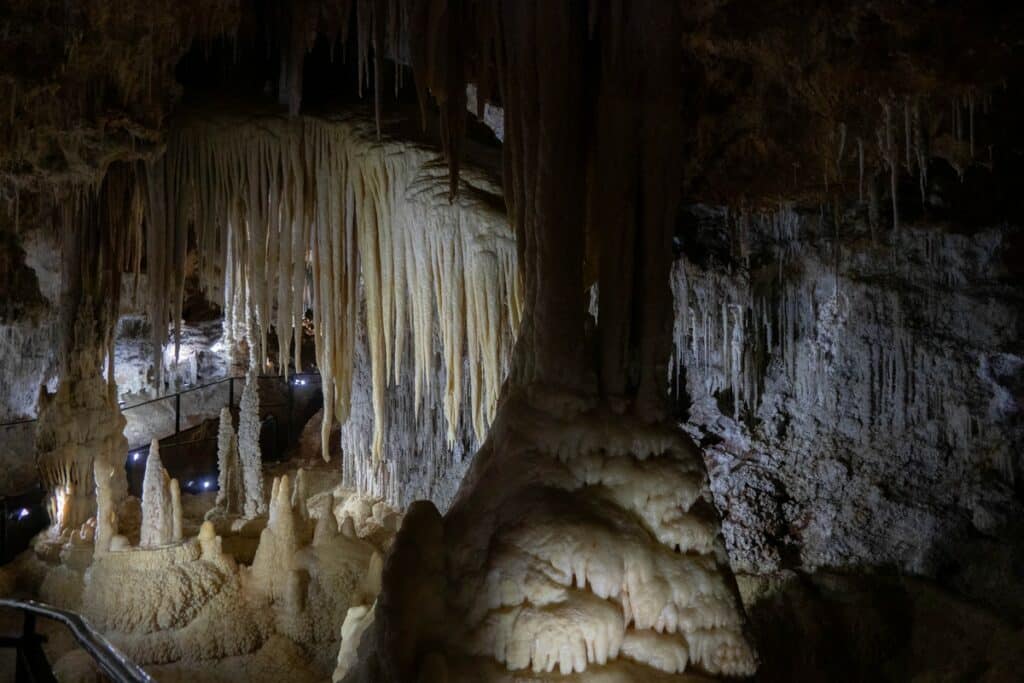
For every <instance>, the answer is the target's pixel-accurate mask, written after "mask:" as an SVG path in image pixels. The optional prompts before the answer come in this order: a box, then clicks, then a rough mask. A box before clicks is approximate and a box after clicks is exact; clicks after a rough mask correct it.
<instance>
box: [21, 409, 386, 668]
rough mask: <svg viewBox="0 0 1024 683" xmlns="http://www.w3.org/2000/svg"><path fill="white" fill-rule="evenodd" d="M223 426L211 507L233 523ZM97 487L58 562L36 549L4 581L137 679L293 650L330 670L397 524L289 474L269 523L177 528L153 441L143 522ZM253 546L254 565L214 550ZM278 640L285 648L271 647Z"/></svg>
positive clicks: (174, 500) (176, 503)
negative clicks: (64, 612) (244, 538)
mask: <svg viewBox="0 0 1024 683" xmlns="http://www.w3.org/2000/svg"><path fill="white" fill-rule="evenodd" d="M225 412H227V411H225ZM224 417H225V418H226V419H225V420H224V421H223V423H222V429H221V438H220V441H221V444H222V445H223V446H224V450H225V453H222V462H225V460H223V457H225V456H226V457H227V458H232V457H233V458H235V465H234V466H229V467H228V468H227V470H226V471H225V472H222V481H225V482H229V483H228V485H227V486H226V487H225V490H224V491H222V492H220V493H219V494H218V496H219V498H220V499H221V500H219V502H218V507H216V508H215V510H221V512H223V511H224V510H225V509H234V510H242V508H243V507H244V506H243V504H242V502H243V501H242V500H241V499H242V498H243V497H244V495H245V493H244V486H243V485H242V481H241V474H242V473H241V472H240V467H239V466H238V465H237V457H238V456H237V452H236V450H237V449H236V448H235V445H234V444H235V437H234V432H233V429H232V427H231V421H230V415H225V416H224ZM227 462H229V463H230V462H231V461H230V460H228V461H227ZM259 476H260V477H261V478H262V476H263V475H262V473H259ZM95 480H96V487H97V490H96V498H97V507H98V509H97V515H96V517H95V518H90V519H89V520H88V521H87V522H85V523H84V524H83V525H81V527H78V528H75V529H72V530H69V531H68V532H66V533H65V534H64V536H65V537H66V540H65V541H64V542H63V544H62V545H61V546H60V547H59V548H57V549H56V550H55V549H54V544H53V543H52V542H49V543H44V544H41V545H40V544H37V552H36V553H27V554H26V555H23V556H22V557H21V558H20V559H19V561H18V562H17V563H16V565H15V567H14V568H13V569H14V571H15V572H16V576H19V577H20V579H21V580H24V579H26V578H33V579H34V580H35V581H39V582H40V583H39V584H38V593H39V595H40V596H41V597H42V599H44V600H46V601H47V602H50V603H53V604H56V605H59V606H63V607H66V608H69V609H74V610H78V611H81V612H82V613H83V614H84V615H85V616H87V617H88V618H89V619H90V621H91V622H92V623H94V624H95V625H96V626H97V627H99V628H100V629H101V630H102V632H103V633H104V634H105V635H106V636H107V637H108V638H109V639H110V640H111V642H113V643H114V644H115V645H116V646H118V647H119V648H121V649H122V650H123V651H124V652H125V654H127V655H128V656H129V657H130V658H132V659H133V660H135V661H136V662H138V663H140V664H144V665H168V666H170V665H173V666H186V665H187V662H190V661H209V660H222V659H224V658H226V657H227V658H230V657H235V656H243V655H244V656H250V655H255V656H257V657H263V655H262V654H260V652H261V650H262V648H264V647H269V648H271V651H277V650H279V649H281V648H282V647H284V650H285V651H287V652H292V653H299V654H300V655H301V652H302V650H303V648H305V649H309V650H311V651H313V650H323V649H325V648H326V649H327V650H329V651H330V653H331V654H330V657H333V653H334V652H336V649H334V648H336V647H337V642H338V638H339V635H340V634H341V632H342V624H343V622H344V620H345V617H346V614H347V613H348V612H349V608H350V607H359V606H362V609H363V610H364V611H368V610H369V609H370V607H371V606H372V604H373V602H374V600H375V598H376V595H377V593H378V592H379V590H380V574H381V571H382V566H383V560H382V557H383V556H384V553H385V550H386V549H387V548H388V547H389V545H390V543H391V539H392V538H393V536H394V533H395V531H396V530H397V528H398V526H399V523H400V517H399V515H398V513H397V512H396V511H394V509H393V508H391V507H390V506H388V505H386V504H385V503H383V502H382V501H380V500H379V499H366V498H362V497H359V496H357V495H355V494H351V493H350V492H348V491H344V490H342V489H328V490H327V491H323V492H321V493H318V494H316V495H314V496H310V495H309V491H308V482H309V477H308V475H307V472H306V471H304V470H301V469H300V470H298V471H297V473H296V474H295V475H294V476H289V475H287V474H286V475H283V476H281V477H278V478H275V479H274V480H273V486H272V492H271V495H270V504H269V515H268V514H263V515H261V516H258V517H256V518H252V519H244V518H242V517H241V515H239V514H236V517H237V518H239V520H240V521H233V520H232V518H230V517H227V516H225V515H224V514H215V515H208V517H210V519H207V520H206V521H200V520H195V519H189V518H188V517H187V516H185V515H183V512H182V498H181V495H180V493H179V489H178V485H177V482H176V481H175V480H174V479H172V478H170V477H169V476H168V474H167V471H166V470H165V469H164V467H163V465H162V463H161V460H160V453H159V447H158V444H157V442H156V441H154V442H153V444H152V445H151V447H150V453H149V456H148V459H147V462H146V470H145V475H144V480H143V495H142V502H141V519H138V518H136V517H133V516H132V515H125V514H118V512H119V510H118V509H115V505H114V503H113V495H112V486H111V484H112V481H113V480H114V468H113V467H111V466H109V465H108V464H107V463H105V462H103V461H100V460H98V461H97V462H96V466H95ZM232 481H233V482H234V483H233V484H232V483H230V482H232ZM267 507H268V506H267V505H266V504H265V503H264V508H267ZM120 509H124V507H123V506H122V508H120ZM136 509H138V508H136ZM242 526H244V527H245V528H244V529H243V528H242ZM219 528H223V529H224V530H225V531H224V534H227V536H225V535H223V534H219V533H218V529H219ZM252 533H255V534H256V536H258V545H257V546H256V547H255V553H254V555H250V556H249V557H241V556H238V557H236V554H235V552H234V551H233V550H232V551H228V550H225V545H224V538H229V544H230V545H231V547H232V548H236V547H241V546H239V545H238V543H237V540H236V537H238V536H239V535H244V534H252ZM240 560H241V561H240ZM243 561H244V562H245V563H246V564H243V563H242V562H243ZM282 638H284V639H285V640H286V641H289V642H291V643H293V644H295V645H294V646H282V645H281V643H280V639H282ZM295 648H298V649H295ZM267 656H269V655H267ZM321 659H324V658H321ZM240 661H241V660H240ZM329 664H330V663H329V662H328V661H327V660H326V659H324V661H322V662H321V668H320V674H319V675H321V676H326V675H327V673H328V672H329V670H330V669H329ZM218 666H219V665H218ZM303 666H304V667H306V668H307V669H308V665H305V664H304V665H303ZM297 670H298V669H297ZM302 670H305V669H302ZM268 675H269V674H268ZM231 676H232V674H231V673H230V671H228V677H231ZM267 680H269V679H267Z"/></svg>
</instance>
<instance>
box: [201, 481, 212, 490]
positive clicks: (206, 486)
mask: <svg viewBox="0 0 1024 683" xmlns="http://www.w3.org/2000/svg"><path fill="white" fill-rule="evenodd" d="M211 486H213V482H211V481H210V480H209V479H207V480H206V481H204V482H203V488H204V489H208V488H210V487H211Z"/></svg>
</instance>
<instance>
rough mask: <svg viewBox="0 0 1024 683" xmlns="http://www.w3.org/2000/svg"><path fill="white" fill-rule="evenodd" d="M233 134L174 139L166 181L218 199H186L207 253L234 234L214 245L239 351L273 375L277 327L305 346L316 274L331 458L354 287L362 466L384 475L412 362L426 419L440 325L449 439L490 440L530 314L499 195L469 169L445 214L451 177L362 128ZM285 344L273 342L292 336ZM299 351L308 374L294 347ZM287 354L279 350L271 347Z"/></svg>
mask: <svg viewBox="0 0 1024 683" xmlns="http://www.w3.org/2000/svg"><path fill="white" fill-rule="evenodd" d="M226 123H227V125H223V124H222V122H215V121H202V120H196V121H192V122H187V123H186V125H184V126H182V127H181V128H180V129H179V130H177V131H176V132H175V133H174V135H172V139H171V143H170V146H169V151H168V154H167V156H166V158H165V162H164V163H167V164H172V165H178V166H180V169H179V170H177V171H174V172H173V173H171V172H168V174H169V175H170V176H172V177H174V178H177V179H178V181H177V182H179V183H182V184H191V185H194V186H196V187H210V188H213V189H212V190H208V191H205V192H196V193H193V194H192V195H191V196H192V197H193V198H194V200H195V201H194V202H193V205H192V206H190V207H189V208H188V211H189V212H191V213H190V216H191V218H192V220H193V223H194V225H195V226H196V232H197V236H200V237H199V239H200V241H201V242H202V243H206V242H207V241H208V238H207V237H203V236H205V235H207V234H209V233H210V232H213V231H217V230H220V231H226V232H224V233H223V239H222V240H221V241H219V242H218V243H223V244H225V245H226V248H225V253H224V254H223V256H222V258H224V259H225V262H226V264H227V265H226V267H225V269H224V270H225V286H224V293H225V297H226V299H225V305H224V308H225V315H226V317H228V318H230V319H231V321H230V322H226V323H225V329H226V330H228V332H229V333H230V334H229V336H230V340H233V341H237V339H238V338H239V337H240V336H242V335H246V336H247V338H248V339H249V341H250V355H251V359H253V360H256V361H257V362H258V363H259V365H260V367H261V368H263V367H265V361H266V356H267V354H266V352H265V347H264V343H265V339H266V334H267V331H268V330H269V327H270V325H271V324H272V323H275V324H276V325H277V326H281V325H286V326H287V325H290V326H291V327H292V329H293V330H294V335H295V336H296V337H297V336H298V334H300V330H301V325H302V320H303V312H304V310H305V308H306V302H307V295H306V292H305V279H306V273H307V268H308V269H309V271H310V273H311V275H312V278H311V285H312V287H311V291H310V293H309V295H310V296H309V297H308V298H309V299H310V301H309V303H310V305H311V308H312V309H313V319H314V328H315V333H314V340H315V345H316V361H317V366H318V369H319V370H320V373H321V375H322V376H323V391H324V396H325V419H324V420H323V437H324V438H323V443H324V453H325V456H326V448H327V443H328V434H329V430H330V429H331V426H332V425H333V424H334V423H335V422H344V421H345V420H346V419H347V418H348V415H349V409H350V391H351V384H352V363H353V352H354V344H355V329H356V328H355V321H356V316H357V314H358V313H357V312H358V302H359V293H358V292H359V287H360V279H361V286H362V290H363V296H365V300H366V323H367V327H368V329H369V331H370V335H369V339H370V350H371V354H370V355H371V364H372V368H373V375H372V376H373V385H374V391H373V397H372V400H373V404H374V409H375V410H374V413H375V419H374V430H375V434H374V438H373V443H372V444H371V448H370V451H371V453H369V454H366V455H368V456H372V457H373V458H374V459H375V460H376V461H377V462H379V461H380V460H381V459H382V458H384V457H386V454H385V453H384V452H383V450H384V449H383V444H384V441H385V439H384V430H385V428H386V424H387V416H386V414H385V405H384V392H385V389H386V388H387V387H388V386H389V385H393V384H394V383H396V382H397V379H398V377H399V376H400V375H401V371H402V367H403V364H405V363H409V362H411V363H412V365H413V367H414V368H415V370H414V386H413V387H411V389H412V390H413V391H414V392H415V394H416V396H417V401H416V405H417V406H419V404H420V402H421V401H420V398H419V397H422V396H423V395H425V393H426V392H425V388H426V383H427V382H430V381H432V379H431V378H432V377H433V374H434V373H433V367H434V357H435V353H434V348H433V347H434V342H433V337H434V325H435V321H436V322H437V324H438V326H439V327H440V330H441V343H442V346H443V348H442V349H441V355H442V357H443V358H444V361H445V365H446V371H447V379H446V386H445V388H444V396H445V398H444V406H445V417H446V420H447V422H448V432H449V439H450V440H454V438H455V434H456V433H457V431H458V425H459V422H460V420H463V419H466V420H470V421H471V422H472V424H473V426H474V429H475V430H476V433H477V436H478V438H482V436H483V434H484V433H485V431H486V428H487V426H488V424H489V422H490V420H491V419H492V417H493V414H494V406H495V405H496V401H497V394H498V391H499V388H500V386H501V383H502V381H503V379H504V376H505V374H506V372H507V370H508V367H509V365H510V357H511V349H512V344H513V341H514V338H515V335H516V332H517V330H518V327H519V320H520V318H521V311H522V295H521V283H520V278H519V275H518V273H517V265H516V264H517V261H516V256H515V247H514V244H513V240H512V239H511V238H512V234H511V231H510V230H509V228H508V225H507V222H506V220H505V217H504V216H503V215H502V214H501V213H500V212H497V211H495V210H494V209H493V208H492V207H493V204H494V198H495V195H496V194H497V188H496V187H495V186H494V185H493V183H492V182H490V181H489V180H487V179H486V178H485V177H484V176H483V175H481V174H478V173H475V172H473V171H466V172H465V173H464V174H463V192H462V193H461V194H460V196H459V197H458V198H457V199H456V200H455V202H454V203H450V202H449V201H448V197H447V194H448V193H447V192H446V191H445V188H446V185H447V180H448V176H447V173H446V170H445V167H444V166H443V165H441V164H439V163H438V161H437V159H436V155H435V154H433V153H432V152H431V151H430V150H427V149H424V148H421V147H418V146H415V145H410V144H408V143H401V142H397V141H393V140H389V139H385V140H382V141H377V139H376V135H375V132H374V129H373V127H372V124H370V123H369V122H368V121H365V120H362V119H359V118H354V117H349V118H345V117H339V118H332V119H317V118H311V117H303V118H298V119H292V120H288V119H283V118H268V119H264V120H261V121H260V122H259V124H258V126H257V125H254V124H249V123H244V122H234V121H230V120H228V121H226ZM268 133H272V134H268ZM171 148H173V149H171ZM171 194H172V195H175V196H177V194H180V193H178V192H172V193H171ZM307 244H308V246H307ZM286 245H287V246H286ZM256 252H259V253H256ZM275 307H276V313H275ZM277 333H278V339H279V340H286V339H287V338H288V336H290V335H288V333H287V332H286V331H285V330H280V329H278V330H277ZM407 339H409V340H410V341H411V346H410V347H408V348H407V344H406V340H407ZM293 346H294V353H295V357H294V358H295V366H296V368H300V367H301V359H299V358H298V355H297V354H298V349H299V348H300V345H299V344H298V343H296V344H294V345H293ZM286 350H287V344H286V343H282V345H281V346H280V347H279V348H278V352H279V353H280V354H284V353H285V352H286ZM466 357H468V358H469V360H470V367H471V369H472V372H473V373H474V374H473V375H472V377H471V379H472V382H471V393H472V396H471V403H472V406H473V409H472V413H471V414H470V415H465V416H463V415H461V414H460V405H461V403H462V400H461V392H462V371H463V370H462V369H463V364H464V358H466ZM278 362H279V366H280V368H281V370H282V371H283V370H284V368H285V366H286V365H287V363H288V360H287V359H286V358H285V357H284V356H279V358H278Z"/></svg>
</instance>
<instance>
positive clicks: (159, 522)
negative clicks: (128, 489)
mask: <svg viewBox="0 0 1024 683" xmlns="http://www.w3.org/2000/svg"><path fill="white" fill-rule="evenodd" d="M180 536H181V502H180V497H179V494H178V482H177V481H175V480H174V479H171V478H170V477H168V476H167V470H165V469H164V467H163V463H161V462H160V443H159V442H158V441H157V440H156V439H153V441H152V443H151V444H150V446H149V456H148V457H147V458H146V473H145V475H144V476H143V479H142V529H141V531H140V534H139V545H140V546H141V547H143V548H158V547H160V546H164V545H167V544H169V543H173V542H174V541H175V540H178V539H180ZM176 537H177V538H176Z"/></svg>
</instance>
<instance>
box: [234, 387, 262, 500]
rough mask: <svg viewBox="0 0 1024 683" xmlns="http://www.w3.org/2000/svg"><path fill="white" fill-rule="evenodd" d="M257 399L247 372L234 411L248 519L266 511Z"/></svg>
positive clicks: (256, 390) (254, 388)
mask: <svg viewBox="0 0 1024 683" xmlns="http://www.w3.org/2000/svg"><path fill="white" fill-rule="evenodd" d="M261 424H262V423H261V420H260V396H259V379H258V376H257V373H255V372H250V373H249V374H248V375H247V376H246V379H245V389H243V390H242V402H241V403H240V404H239V407H238V459H239V462H240V464H241V471H242V472H241V473H242V491H243V493H244V495H243V500H242V512H243V514H244V515H245V516H246V517H248V518H250V519H252V518H253V517H258V516H259V515H262V514H265V513H266V511H267V503H266V500H264V497H263V456H262V454H261V452H260V426H261Z"/></svg>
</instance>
